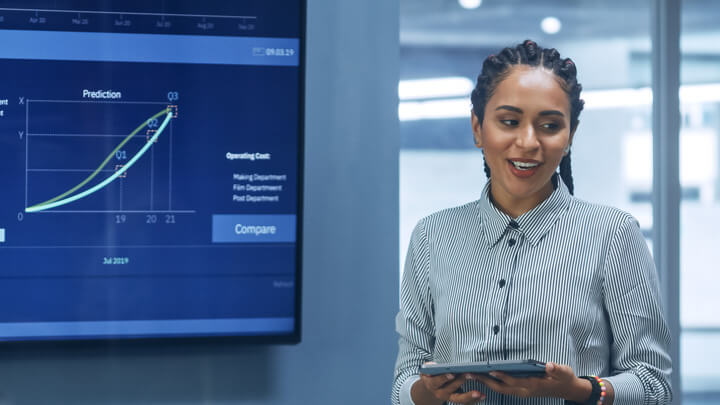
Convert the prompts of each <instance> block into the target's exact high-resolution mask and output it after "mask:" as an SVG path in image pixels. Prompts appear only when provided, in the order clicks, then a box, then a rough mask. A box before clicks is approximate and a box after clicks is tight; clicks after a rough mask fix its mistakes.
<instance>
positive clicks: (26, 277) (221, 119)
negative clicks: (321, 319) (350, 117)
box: [0, 0, 305, 342]
mask: <svg viewBox="0 0 720 405" xmlns="http://www.w3.org/2000/svg"><path fill="white" fill-rule="evenodd" d="M304 14H305V13H304V1H300V0H282V1H272V2H268V1H264V0H249V1H202V2H188V1H181V2H176V1H60V0H58V1H52V2H48V1H16V2H3V5H2V7H1V8H0V43H2V44H3V45H2V47H0V76H1V77H2V79H1V81H0V82H1V83H2V85H1V86H0V135H1V139H2V148H0V184H1V185H2V190H3V198H2V199H1V200H0V307H1V308H3V310H2V311H0V340H4V341H28V340H76V339H89V340H98V339H130V338H168V337H173V338H174V337H184V338H188V337H215V336H236V337H253V339H258V338H260V339H267V340H268V341H282V342H296V341H298V339H299V313H300V311H299V303H300V300H299V296H300V288H299V280H300V268H299V266H300V239H299V238H300V229H301V227H300V224H301V208H300V203H301V184H302V181H301V180H302V172H301V169H302V159H301V156H302V144H303V135H302V111H303V106H302V103H303V99H304V95H303V83H302V82H303V70H304V69H303V56H302V55H303V49H302V46H301V45H302V44H303V43H304V40H303V36H304V18H305V17H304Z"/></svg>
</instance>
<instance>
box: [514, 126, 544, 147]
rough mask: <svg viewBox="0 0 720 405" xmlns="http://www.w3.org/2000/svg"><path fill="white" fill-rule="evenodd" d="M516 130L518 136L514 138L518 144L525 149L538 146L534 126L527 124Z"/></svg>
mask: <svg viewBox="0 0 720 405" xmlns="http://www.w3.org/2000/svg"><path fill="white" fill-rule="evenodd" d="M518 132H519V133H518V137H517V138H516V139H515V142H516V144H517V145H518V146H520V147H522V148H525V149H534V148H537V147H539V146H540V142H539V141H538V138H537V133H536V132H535V127H534V126H532V125H528V126H526V127H525V128H523V130H521V131H518Z"/></svg>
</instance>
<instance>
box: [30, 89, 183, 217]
mask: <svg viewBox="0 0 720 405" xmlns="http://www.w3.org/2000/svg"><path fill="white" fill-rule="evenodd" d="M159 105H163V107H164V108H162V110H160V111H158V110H157V108H158V106H159ZM148 111H152V115H150V113H149V112H148ZM148 116H149V118H146V117H148ZM175 117H177V106H176V105H171V104H169V103H167V102H164V103H163V102H140V101H105V100H38V99H34V100H27V102H26V128H25V129H26V131H25V132H26V136H25V140H26V145H25V153H26V159H25V164H26V167H25V179H26V180H25V194H26V203H25V212H26V213H131V212H132V213H137V212H145V213H151V212H155V213H161V212H162V213H193V212H194V210H177V209H173V208H172V200H173V196H172V185H171V182H172V163H173V162H172V125H171V121H172V120H173V118H175ZM139 118H144V120H143V121H141V123H140V124H139V125H137V123H138V121H139ZM132 121H135V124H134V126H135V128H134V129H133V130H132V131H129V129H128V127H127V126H128V123H129V122H132ZM122 132H125V134H122ZM128 132H129V133H128ZM161 135H162V136H161ZM119 138H122V140H121V142H120V143H117V141H116V140H115V139H119ZM103 157H104V159H103ZM131 169H132V171H133V176H128V173H129V171H130V170H131ZM50 197H52V198H50ZM113 200H114V201H116V203H114V204H113V203H112V202H111V201H113ZM31 202H32V203H31ZM59 207H62V210H59V209H56V208H59Z"/></svg>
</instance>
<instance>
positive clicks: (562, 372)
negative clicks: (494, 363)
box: [473, 362, 592, 402]
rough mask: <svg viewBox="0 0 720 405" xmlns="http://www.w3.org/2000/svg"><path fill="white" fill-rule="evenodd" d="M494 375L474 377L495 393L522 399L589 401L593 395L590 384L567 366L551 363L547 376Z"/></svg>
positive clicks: (476, 375) (547, 367) (494, 373)
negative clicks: (552, 398)
mask: <svg viewBox="0 0 720 405" xmlns="http://www.w3.org/2000/svg"><path fill="white" fill-rule="evenodd" d="M490 375H491V376H492V377H488V376H486V375H479V374H474V375H473V379H475V380H477V381H480V382H481V383H483V385H485V386H487V387H488V388H490V389H491V390H493V391H495V392H498V393H500V394H504V395H512V396H516V397H520V398H529V397H554V398H564V399H567V400H570V401H574V402H585V401H586V400H587V399H588V398H590V394H591V392H592V386H591V385H590V382H589V381H587V380H584V379H581V378H577V377H576V376H575V373H574V372H573V370H572V368H570V366H566V365H563V364H555V363H550V362H548V363H547V364H546V365H545V376H543V377H512V376H510V375H507V374H505V373H501V372H491V373H490ZM493 377H494V378H493Z"/></svg>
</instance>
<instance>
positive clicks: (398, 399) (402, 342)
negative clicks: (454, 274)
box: [392, 220, 435, 405]
mask: <svg viewBox="0 0 720 405" xmlns="http://www.w3.org/2000/svg"><path fill="white" fill-rule="evenodd" d="M429 270H430V254H429V248H428V241H427V234H426V232H425V224H424V221H422V220H421V221H420V222H419V223H418V225H417V226H416V227H415V230H413V233H412V236H411V237H410V247H409V248H408V253H407V258H406V260H405V269H404V270H403V275H402V280H401V283H400V311H399V312H398V314H397V317H396V318H395V329H396V331H397V333H398V335H399V336H400V338H399V344H398V357H397V361H396V363H395V373H394V374H395V377H394V381H393V387H392V404H393V405H414V404H413V402H412V399H411V398H410V386H411V385H412V384H413V383H414V382H415V381H417V379H418V375H419V373H418V369H419V368H420V366H421V365H422V364H423V363H425V362H427V361H431V360H432V352H433V348H434V346H435V323H434V319H433V305H432V297H431V295H430V285H429V282H428V276H429Z"/></svg>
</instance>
